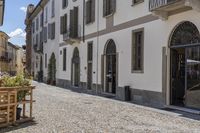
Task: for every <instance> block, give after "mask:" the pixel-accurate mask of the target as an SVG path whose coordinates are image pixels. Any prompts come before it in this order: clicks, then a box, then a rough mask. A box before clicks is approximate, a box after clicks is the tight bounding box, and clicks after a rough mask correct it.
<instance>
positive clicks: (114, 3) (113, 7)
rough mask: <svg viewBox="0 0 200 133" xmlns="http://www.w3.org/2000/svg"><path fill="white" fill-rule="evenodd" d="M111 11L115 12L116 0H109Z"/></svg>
mask: <svg viewBox="0 0 200 133" xmlns="http://www.w3.org/2000/svg"><path fill="white" fill-rule="evenodd" d="M110 8H111V9H110V11H111V13H115V11H116V0H111V6H110Z"/></svg>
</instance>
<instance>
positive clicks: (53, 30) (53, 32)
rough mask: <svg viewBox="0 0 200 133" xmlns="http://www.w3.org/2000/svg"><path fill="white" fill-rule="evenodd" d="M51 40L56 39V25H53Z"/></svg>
mask: <svg viewBox="0 0 200 133" xmlns="http://www.w3.org/2000/svg"><path fill="white" fill-rule="evenodd" d="M51 30H52V31H51V39H55V23H52V24H51Z"/></svg>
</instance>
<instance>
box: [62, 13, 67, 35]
mask: <svg viewBox="0 0 200 133" xmlns="http://www.w3.org/2000/svg"><path fill="white" fill-rule="evenodd" d="M63 19H64V25H63V28H64V31H63V32H64V33H67V14H65V15H64V18H63Z"/></svg>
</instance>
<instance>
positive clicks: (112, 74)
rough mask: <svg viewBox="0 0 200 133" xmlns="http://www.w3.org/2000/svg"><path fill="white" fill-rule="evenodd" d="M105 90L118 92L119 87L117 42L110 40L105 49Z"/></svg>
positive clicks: (113, 92)
mask: <svg viewBox="0 0 200 133" xmlns="http://www.w3.org/2000/svg"><path fill="white" fill-rule="evenodd" d="M104 62H105V65H104V71H105V72H104V92H106V93H112V94H115V93H116V87H117V63H116V62H117V54H116V45H115V42H114V41H113V40H112V39H111V40H108V41H107V43H106V45H105V49H104Z"/></svg>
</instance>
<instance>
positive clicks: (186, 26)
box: [170, 21, 200, 46]
mask: <svg viewBox="0 0 200 133" xmlns="http://www.w3.org/2000/svg"><path fill="white" fill-rule="evenodd" d="M193 43H200V35H199V31H198V29H197V27H196V26H195V25H194V24H193V23H191V22H189V21H186V22H183V23H181V24H180V25H178V26H177V27H176V28H175V30H174V32H173V33H172V36H171V42H170V44H171V46H176V45H186V44H193Z"/></svg>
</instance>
